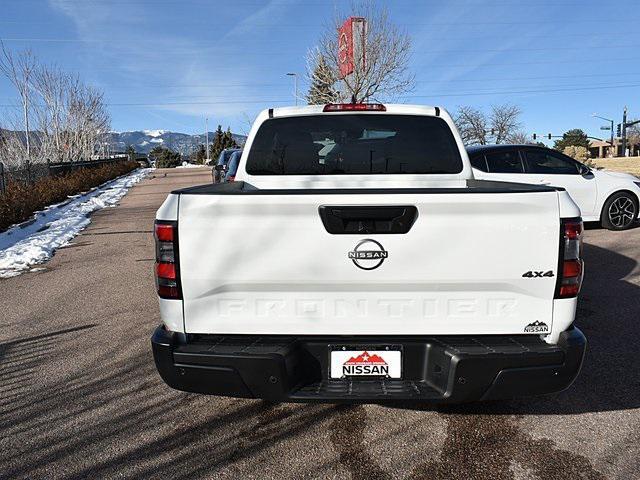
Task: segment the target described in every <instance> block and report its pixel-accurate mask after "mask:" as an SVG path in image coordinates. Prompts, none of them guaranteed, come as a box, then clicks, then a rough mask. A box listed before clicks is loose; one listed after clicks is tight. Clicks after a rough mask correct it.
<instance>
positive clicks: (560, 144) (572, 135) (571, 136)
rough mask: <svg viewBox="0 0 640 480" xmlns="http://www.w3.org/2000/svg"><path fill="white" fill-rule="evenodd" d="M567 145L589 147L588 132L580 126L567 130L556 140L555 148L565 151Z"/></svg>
mask: <svg viewBox="0 0 640 480" xmlns="http://www.w3.org/2000/svg"><path fill="white" fill-rule="evenodd" d="M567 147H584V148H586V149H587V150H588V149H589V139H588V138H587V134H586V133H584V132H583V131H582V130H580V129H579V128H574V129H572V130H569V131H567V132H565V133H564V134H563V135H562V138H561V139H560V140H556V141H555V142H554V144H553V148H555V149H556V150H559V151H561V152H562V151H564V149H565V148H567Z"/></svg>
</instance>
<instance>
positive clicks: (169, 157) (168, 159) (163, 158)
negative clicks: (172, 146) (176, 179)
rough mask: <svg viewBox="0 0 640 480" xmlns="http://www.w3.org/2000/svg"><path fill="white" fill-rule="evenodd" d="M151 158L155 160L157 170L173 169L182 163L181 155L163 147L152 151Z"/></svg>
mask: <svg viewBox="0 0 640 480" xmlns="http://www.w3.org/2000/svg"><path fill="white" fill-rule="evenodd" d="M149 158H153V159H155V161H156V167H157V168H173V167H177V166H178V165H180V164H181V163H182V156H181V155H180V154H179V153H177V152H174V151H173V150H169V149H168V148H166V147H162V146H157V147H155V148H154V149H153V150H151V152H149Z"/></svg>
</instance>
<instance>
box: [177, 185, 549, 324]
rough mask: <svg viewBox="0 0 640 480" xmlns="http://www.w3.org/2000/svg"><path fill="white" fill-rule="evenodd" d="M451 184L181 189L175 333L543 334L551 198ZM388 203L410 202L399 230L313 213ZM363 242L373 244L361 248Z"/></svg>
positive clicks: (546, 316)
mask: <svg viewBox="0 0 640 480" xmlns="http://www.w3.org/2000/svg"><path fill="white" fill-rule="evenodd" d="M460 190H461V191H460V192H459V193H458V192H450V193H441V192H437V191H434V192H433V193H397V192H392V193H386V192H383V191H381V192H380V193H362V192H361V193H356V192H355V191H354V193H353V194H351V193H327V192H323V191H322V190H317V191H315V192H314V193H313V194H304V193H303V192H301V193H299V194H295V193H293V194H292V193H277V192H271V193H265V194H252V195H189V194H186V195H181V196H180V203H179V214H178V219H179V221H178V225H179V227H178V228H179V230H178V233H179V242H180V254H179V255H180V275H181V280H182V286H183V292H184V322H185V331H186V332H188V333H229V334H232V333H237V334H269V335H278V334H292V335H316V334H317V335H321V334H323V335H355V334H357V335H426V334H465V335H470V334H485V335H486V334H516V333H520V334H521V333H538V334H539V333H540V332H544V331H549V330H550V329H551V319H552V308H553V297H554V289H555V284H556V275H557V268H558V250H559V223H558V218H559V212H558V208H559V207H558V198H557V193H556V192H551V191H545V192H522V191H521V192H515V193H505V192H477V191H462V190H464V189H460ZM393 205H396V206H415V207H416V208H417V217H416V219H415V223H414V224H413V225H412V226H411V228H410V230H409V231H408V232H407V233H389V234H379V233H373V234H370V233H369V234H368V233H348V234H335V233H329V232H328V231H327V229H326V228H325V226H324V224H323V221H322V218H321V216H320V214H319V207H321V206H330V207H333V206H335V207H340V206H365V207H376V206H393ZM370 210H375V209H371V208H370ZM363 240H373V241H375V242H364V243H363V244H362V245H361V246H360V247H358V244H360V243H361V242H362V241H363ZM376 242H377V243H376ZM358 250H361V251H362V250H365V251H371V252H376V251H379V252H386V253H384V254H380V255H378V254H374V255H375V256H376V258H375V259H363V260H361V261H359V260H358V259H355V261H354V254H353V253H352V254H351V255H350V252H354V251H358ZM378 257H379V258H378ZM380 260H382V261H380ZM357 264H360V266H365V267H367V268H368V267H372V266H376V268H372V269H363V268H359V266H358V265H357ZM527 272H532V273H530V274H528V275H525V274H526V273H527ZM550 272H552V273H551V274H550ZM542 273H544V274H545V275H542ZM523 275H524V276H523ZM551 275H553V276H551ZM542 324H544V326H541V325H542ZM530 325H533V326H537V327H539V328H531V327H530V328H529V329H527V326H530ZM547 329H548V330H547Z"/></svg>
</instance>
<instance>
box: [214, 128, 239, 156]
mask: <svg viewBox="0 0 640 480" xmlns="http://www.w3.org/2000/svg"><path fill="white" fill-rule="evenodd" d="M226 148H238V143H237V142H236V141H235V140H234V138H233V135H232V134H231V129H230V128H229V127H227V130H226V131H222V125H218V128H217V129H216V133H215V136H214V138H213V143H212V144H211V147H210V148H209V151H210V152H211V158H212V159H213V160H214V161H216V160H217V159H218V157H219V156H220V152H222V151H223V150H224V149H226Z"/></svg>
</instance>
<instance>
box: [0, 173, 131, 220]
mask: <svg viewBox="0 0 640 480" xmlns="http://www.w3.org/2000/svg"><path fill="white" fill-rule="evenodd" d="M137 167H138V164H137V162H122V163H117V164H110V165H103V166H100V167H95V168H82V169H80V170H76V171H74V172H71V173H69V174H67V175H63V176H60V177H47V178H43V179H41V180H38V181H36V182H35V183H33V184H26V183H20V182H12V183H10V184H9V185H8V186H7V190H6V192H5V193H3V194H0V232H1V231H3V230H5V229H6V228H7V227H9V226H11V225H13V224H15V223H19V222H22V221H24V220H26V219H28V218H29V217H30V216H31V215H33V213H34V212H36V211H38V210H42V209H43V208H44V207H46V206H47V205H51V204H53V203H58V202H62V201H63V200H65V199H66V198H67V197H68V196H69V195H75V194H78V193H80V192H83V191H86V190H89V189H90V188H92V187H97V186H98V185H100V184H101V183H104V182H106V181H107V180H111V179H113V178H116V177H118V176H120V175H124V174H125V173H128V172H130V171H132V170H134V169H135V168H137Z"/></svg>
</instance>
